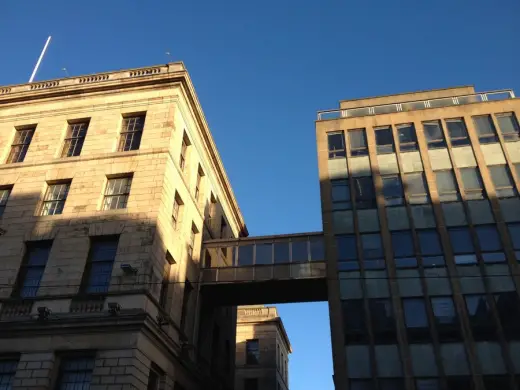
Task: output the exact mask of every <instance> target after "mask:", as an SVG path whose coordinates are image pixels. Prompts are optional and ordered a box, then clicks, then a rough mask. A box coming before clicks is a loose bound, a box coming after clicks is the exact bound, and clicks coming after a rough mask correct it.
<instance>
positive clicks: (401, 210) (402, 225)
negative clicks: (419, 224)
mask: <svg viewBox="0 0 520 390" xmlns="http://www.w3.org/2000/svg"><path fill="white" fill-rule="evenodd" d="M386 217H387V219H388V228H389V229H390V230H405V229H408V228H409V227H410V224H409V222H408V213H407V212H406V207H404V206H399V207H387V208H386Z"/></svg>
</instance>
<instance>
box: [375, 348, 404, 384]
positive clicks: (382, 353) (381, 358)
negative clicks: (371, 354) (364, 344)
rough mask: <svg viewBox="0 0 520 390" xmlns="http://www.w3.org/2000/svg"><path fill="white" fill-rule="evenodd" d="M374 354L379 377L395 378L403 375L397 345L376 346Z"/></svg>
mask: <svg viewBox="0 0 520 390" xmlns="http://www.w3.org/2000/svg"><path fill="white" fill-rule="evenodd" d="M375 354H376V362H377V374H378V376H379V377H381V378H395V377H400V376H402V375H403V370H402V366H401V358H400V357H399V349H398V348H397V345H376V346H375Z"/></svg>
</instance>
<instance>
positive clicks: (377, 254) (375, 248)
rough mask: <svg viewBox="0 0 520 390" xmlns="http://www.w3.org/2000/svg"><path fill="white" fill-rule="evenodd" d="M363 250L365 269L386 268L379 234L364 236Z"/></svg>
mask: <svg viewBox="0 0 520 390" xmlns="http://www.w3.org/2000/svg"><path fill="white" fill-rule="evenodd" d="M361 248H362V250H363V264H364V265H365V269H382V268H385V262H384V254H383V243H382V242H381V235H380V234H379V233H371V234H362V235H361Z"/></svg>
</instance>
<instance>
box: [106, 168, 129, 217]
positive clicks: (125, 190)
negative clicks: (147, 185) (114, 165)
mask: <svg viewBox="0 0 520 390" xmlns="http://www.w3.org/2000/svg"><path fill="white" fill-rule="evenodd" d="M131 187H132V175H128V176H124V177H118V178H112V179H108V181H107V186H106V188H105V197H104V199H103V210H116V209H125V208H126V205H127V203H128V198H129V196H130V188H131Z"/></svg>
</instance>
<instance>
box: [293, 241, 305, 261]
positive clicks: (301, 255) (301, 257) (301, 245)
mask: <svg viewBox="0 0 520 390" xmlns="http://www.w3.org/2000/svg"><path fill="white" fill-rule="evenodd" d="M291 247H292V258H291V260H292V261H293V262H302V261H308V260H309V254H308V249H307V241H292V243H291Z"/></svg>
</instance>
